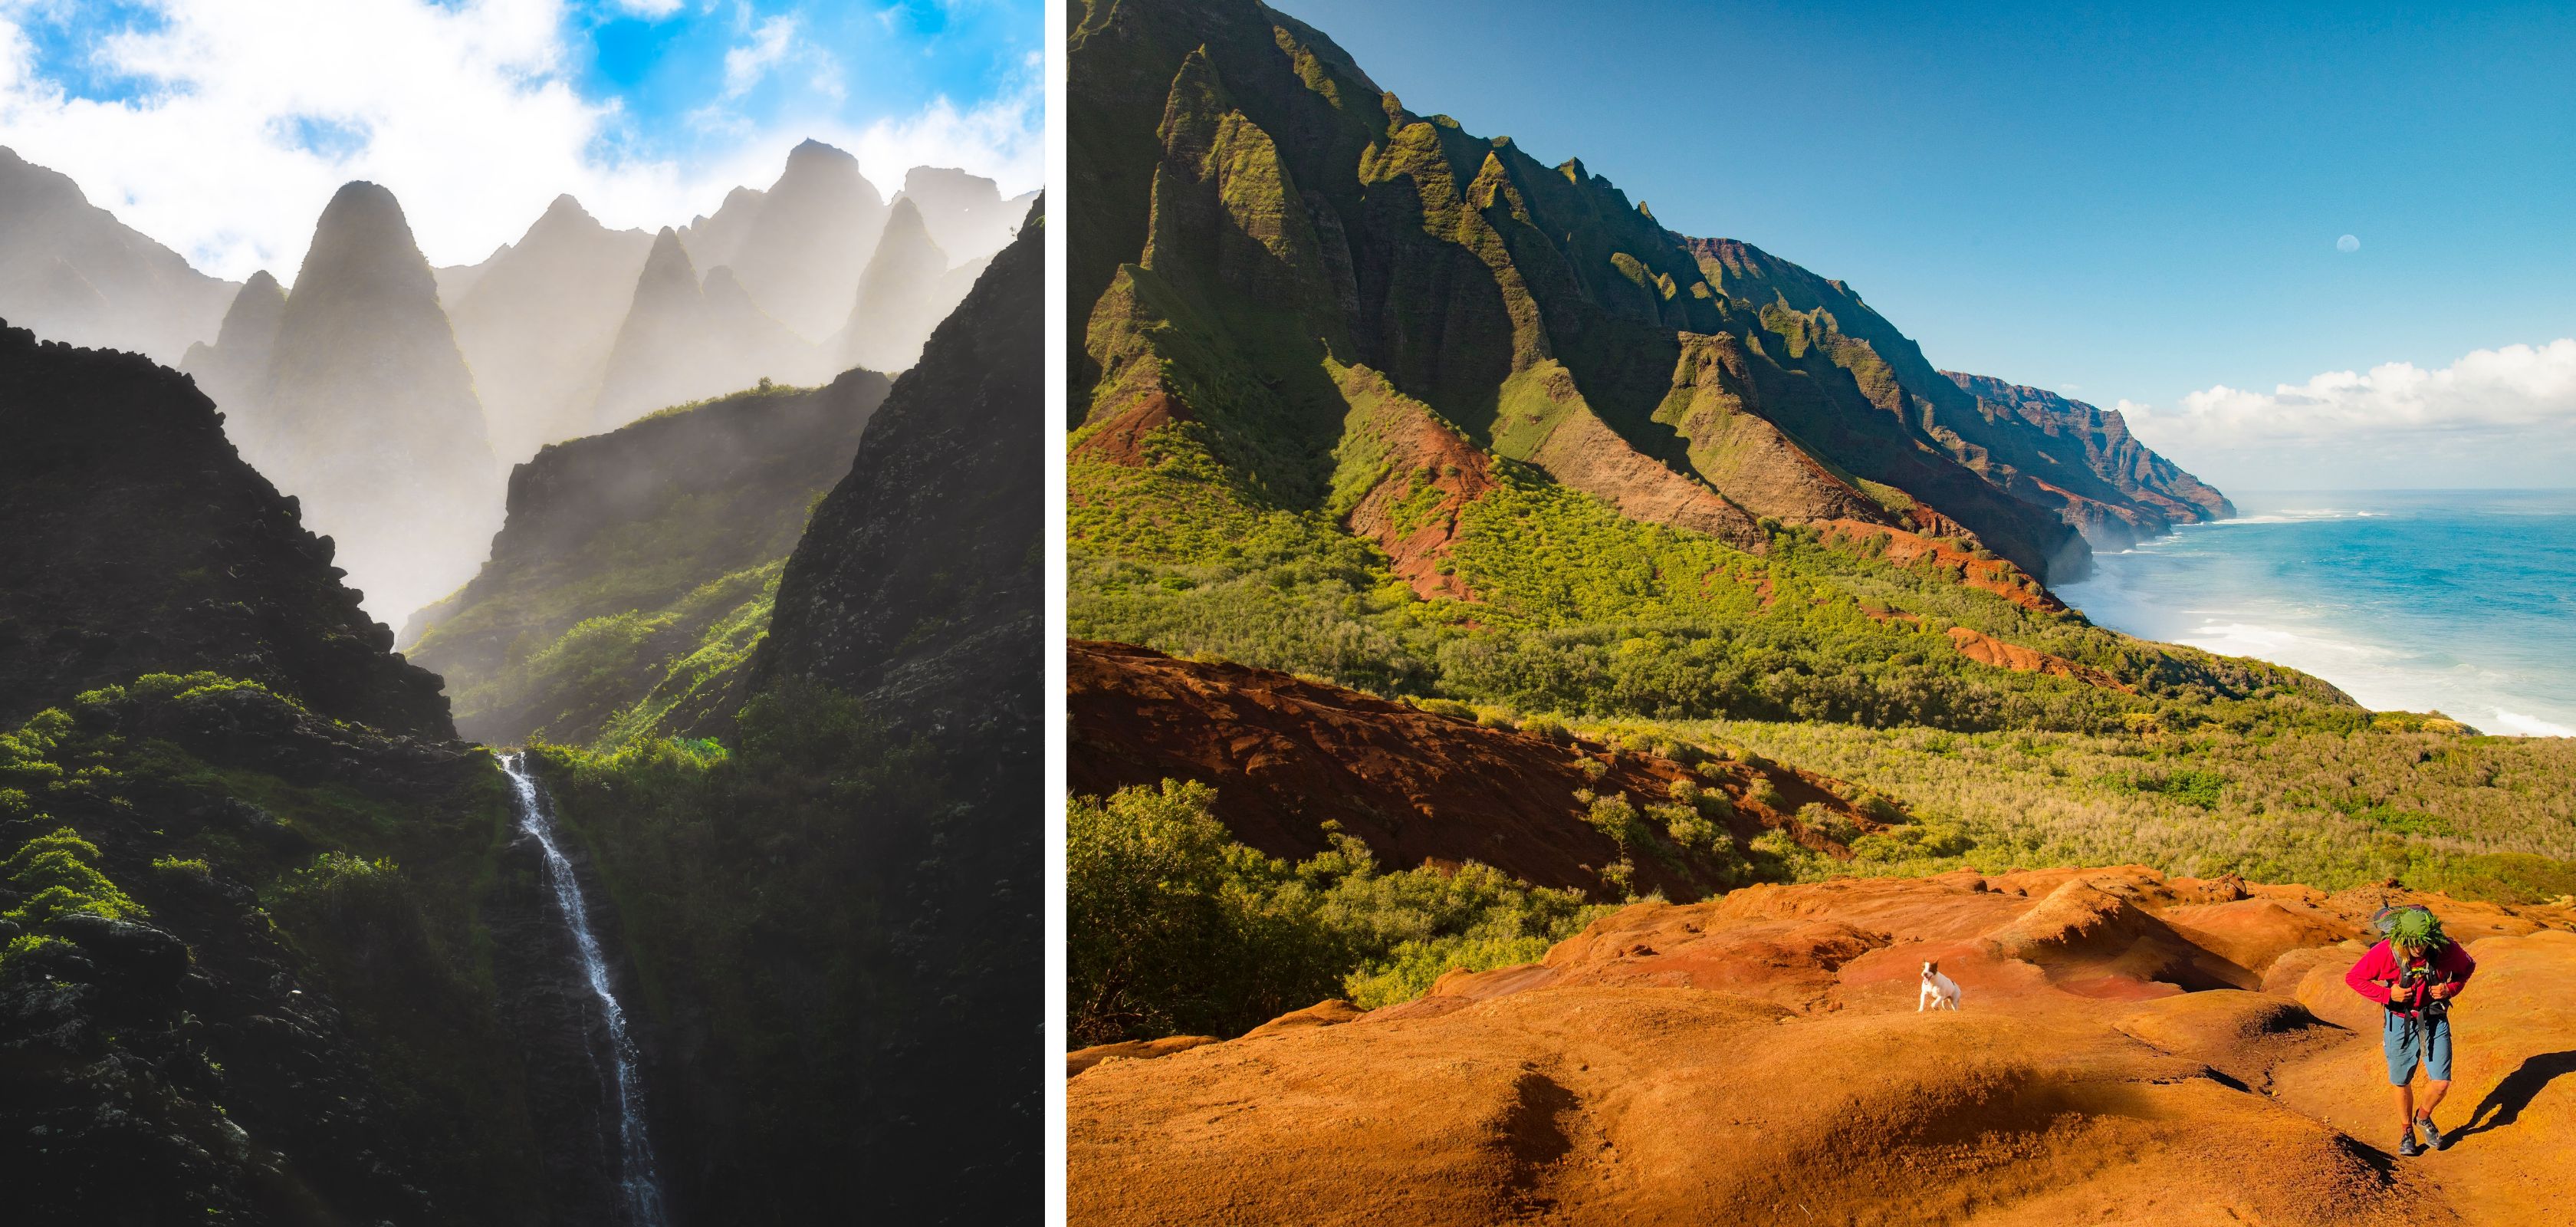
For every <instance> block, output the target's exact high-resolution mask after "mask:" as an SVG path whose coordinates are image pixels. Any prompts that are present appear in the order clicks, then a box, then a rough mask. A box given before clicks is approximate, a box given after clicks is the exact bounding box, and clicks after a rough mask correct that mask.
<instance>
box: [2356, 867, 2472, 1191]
mask: <svg viewBox="0 0 2576 1227" xmlns="http://www.w3.org/2000/svg"><path fill="white" fill-rule="evenodd" d="M2373 920H2374V921H2376V922H2377V924H2378V927H2379V929H2380V931H2381V932H2382V933H2385V934H2387V938H2386V940H2384V941H2382V942H2380V943H2379V944H2378V945H2376V946H2373V947H2371V948H2370V951H2369V953H2367V954H2364V955H2362V956H2361V961H2360V962H2358V963H2355V964H2353V965H2352V970H2350V971H2348V972H2345V973H2344V976H2343V982H2344V983H2345V984H2348V985H2350V986H2352V991H2354V992H2356V993H2359V994H2361V995H2362V996H2364V997H2368V998H2370V999H2371V1000H2373V1001H2376V1002H2378V1003H2379V1004H2380V1005H2381V1006H2382V1007H2383V1008H2384V1009H2385V1011H2386V1017H2384V1018H2383V1019H2382V1020H2381V1028H2380V1033H2379V1046H2380V1048H2381V1049H2382V1050H2383V1051H2385V1052H2386V1053H2387V1054H2388V1081H2389V1083H2390V1085H2392V1086H2394V1087H2395V1088H2396V1089H2397V1118H2398V1120H2400V1121H2402V1122H2404V1126H2405V1132H2403V1133H2401V1134H2399V1135H2398V1141H2397V1153H2398V1154H2400V1155H2403V1156H2406V1157H2408V1158H2413V1157H2414V1156H2416V1155H2419V1154H2422V1153H2424V1152H2423V1149H2422V1148H2421V1147H2418V1146H2417V1145H2416V1144H2415V1126H2417V1125H2419V1124H2420V1125H2422V1126H2423V1127H2424V1140H2425V1141H2426V1142H2427V1143H2429V1144H2430V1145H2431V1146H2432V1148H2433V1149H2435V1150H2440V1149H2441V1148H2442V1147H2443V1145H2444V1140H2443V1137H2442V1131H2441V1130H2440V1129H2439V1128H2436V1127H2435V1126H2434V1124H2433V1107H2434V1105H2436V1104H2439V1103H2441V1102H2442V1095H2443V1093H2444V1092H2446V1091H2449V1090H2450V1089H2451V999H2452V998H2453V997H2457V996H2459V994H2460V986H2461V985H2464V984H2467V983H2468V982H2469V973H2471V972H2474V971H2476V970H2477V969H2478V964H2477V960H2475V959H2472V958H2470V957H2469V952H2468V950H2467V949H2466V948H2464V947H2462V946H2461V945H2460V943H2458V942H2455V941H2452V940H2451V939H2450V938H2448V937H2445V936H2443V934H2442V921H2441V918H2440V917H2437V916H2435V915H2434V914H2433V913H2432V912H2430V911H2427V910H2426V909H2424V908H2422V907H2416V906H2407V907H2400V908H2390V909H2387V910H2385V911H2383V912H2381V913H2380V915H2379V916H2376V917H2373ZM2419 1058H2420V1059H2421V1061H2422V1062H2423V1065H2424V1102H2422V1103H2420V1104H2419V1103H2416V1102H2415V1088H2414V1087H2413V1086H2412V1085H2410V1084H2411V1083H2412V1082H2413V1080H2414V1077H2415V1065H2416V1062H2417V1061H2418V1059H2419Z"/></svg>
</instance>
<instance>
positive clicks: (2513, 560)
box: [2057, 490, 2576, 737]
mask: <svg viewBox="0 0 2576 1227" xmlns="http://www.w3.org/2000/svg"><path fill="white" fill-rule="evenodd" d="M2229 495H2230V497H2231V498H2233V499H2234V500H2235V502H2236V507H2237V513H2238V514H2237V517H2236V518H2235V519H2233V520H2222V521H2219V522H2217V523H2214V524H2195V525H2189V526H2186V527H2184V528H2182V529H2180V530H2178V531H2176V532H2174V533H2172V534H2169V535H2167V536H2163V537H2159V538H2157V539H2155V540H2153V541H2150V542H2147V543H2145V544H2143V545H2140V546H2138V547H2137V548H2136V549H2131V550H2124V551H2121V552H2119V553H2116V554H2114V553H2098V554H2096V555H2095V556H2094V561H2095V565H2096V567H2097V573H2096V574H2095V575H2094V576H2093V577H2092V578H2090V579H2087V580H2084V581H2082V582H2080V583H2073V584H2067V585H2064V586H2062V587H2060V588H2058V589H2057V593H2058V595H2059V596H2060V597H2061V598H2063V599H2064V600H2065V601H2066V603H2068V604H2070V605H2073V606H2075V607H2076V608H2078V609H2081V610H2083V611H2084V613H2085V615H2086V616H2088V617H2090V618H2092V619H2093V621H2095V622H2096V623H2099V624H2101V625H2103V626H2108V627H2111V628H2113V629H2116V630H2120V631H2125V632H2127V633H2129V634H2132V635H2136V636H2139V637H2141V638H2145V639H2159V640H2164V641H2166V642H2169V643H2186V644H2190V645H2192V646H2194V647H2200V648H2206V649H2208V650H2210V651H2213V652H2219V653H2224V654H2226V655H2229V656H2253V657H2258V658H2260V659H2263V660H2268V661H2272V662H2275V663H2277V664H2284V665H2289V666H2291V667H2292V668H2296V669H2301V670H2304V671H2306V672H2309V673H2313V674H2315V675H2317V676H2318V677H2322V678H2324V679H2326V680H2327V681H2329V682H2332V683H2334V684H2335V685H2337V686H2339V687H2342V688H2343V690H2344V692H2345V693H2346V694H2349V695H2351V696H2352V697H2353V698H2355V699H2358V700H2360V701H2361V702H2362V703H2363V704H2364V705H2365V706H2368V707H2371V708H2375V709H2378V710H2382V711H2388V710H2405V711H2439V712H2442V713H2443V714H2445V715H2448V716H2450V717H2451V718H2453V719H2455V720H2462V721H2466V722H2467V723H2469V724H2472V725H2475V726H2476V727H2477V728H2478V729H2480V730H2481V731H2484V732H2488V733H2502V734H2515V735H2525V736H2544V737H2568V736H2576V490H2397V491H2371V492H2356V491H2322V492H2321V491H2287V492H2268V493H2254V494H2239V493H2236V492H2234V491H2230V492H2229Z"/></svg>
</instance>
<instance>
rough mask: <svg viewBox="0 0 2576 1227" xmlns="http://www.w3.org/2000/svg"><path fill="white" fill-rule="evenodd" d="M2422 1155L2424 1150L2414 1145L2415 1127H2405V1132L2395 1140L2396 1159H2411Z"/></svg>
mask: <svg viewBox="0 0 2576 1227" xmlns="http://www.w3.org/2000/svg"><path fill="white" fill-rule="evenodd" d="M2422 1153H2424V1148H2423V1147H2421V1146H2418V1145H2416V1144H2415V1127H2414V1126H2412V1125H2409V1126H2407V1128H2406V1132H2405V1133H2404V1134H2401V1135H2399V1137H2398V1139H2397V1157H2398V1158H2401V1159H2412V1158H2414V1157H2415V1156H2417V1155H2420V1154H2422Z"/></svg>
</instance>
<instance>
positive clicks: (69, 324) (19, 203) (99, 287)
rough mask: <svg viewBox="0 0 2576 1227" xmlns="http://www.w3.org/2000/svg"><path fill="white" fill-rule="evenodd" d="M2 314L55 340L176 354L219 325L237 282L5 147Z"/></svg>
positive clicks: (0, 155)
mask: <svg viewBox="0 0 2576 1227" xmlns="http://www.w3.org/2000/svg"><path fill="white" fill-rule="evenodd" d="M0 217H5V218H8V219H9V224H8V228H7V229H6V230H5V231H0V318H5V319H7V320H9V321H10V322H11V323H14V324H16V325H17V326H19V327H21V328H25V329H28V330H30V331H32V332H34V333H35V334H36V335H37V336H39V337H42V338H44V339H45V340H48V341H66V342H69V343H71V344H73V345H82V346H94V347H98V348H102V349H122V350H127V351H129V352H133V353H140V354H146V355H149V356H150V357H151V358H152V360H153V361H156V362H161V363H165V364H168V363H175V362H177V361H179V360H180V358H181V356H182V355H184V354H185V353H186V352H187V350H188V347H189V346H190V345H192V344H195V343H197V342H201V341H204V340H206V339H207V338H209V337H212V336H213V335H214V334H215V328H216V324H217V322H218V321H220V320H221V319H222V318H223V316H224V308H225V305H226V304H227V303H230V302H232V301H233V292H234V289H235V288H236V287H235V286H234V284H233V283H232V282H229V281H223V280H219V279H217V278H214V277H209V276H207V275H205V274H203V273H200V272H198V271H197V270H195V269H193V268H190V267H189V266H188V262H187V260H186V259H184V258H182V257H181V256H180V255H179V253H177V252H175V251H172V250H170V249H169V248H167V247H164V246H162V245H161V244H159V243H156V242H154V241H152V240H151V239H149V238H146V237H145V236H144V235H142V234H141V233H140V232H137V231H135V230H133V229H131V228H129V227H127V226H126V225H125V224H124V223H122V222H119V221H117V220H116V217H115V215H113V214H111V213H109V212H108V211H107V210H105V209H102V208H99V207H98V206H96V205H93V204H91V203H90V202H89V198H88V197H87V196H85V195H83V194H82V192H81V190H80V185H78V184H76V183H74V182H72V180H71V177H70V176H68V175H64V174H62V173H60V172H57V171H52V170H48V169H46V168H44V167H42V166H37V165H35V164H33V163H30V162H28V161H26V160H25V159H23V158H21V157H19V156H18V155H17V153H16V152H15V151H13V150H10V149H5V148H0Z"/></svg>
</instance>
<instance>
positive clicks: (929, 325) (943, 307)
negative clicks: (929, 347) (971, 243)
mask: <svg viewBox="0 0 2576 1227" xmlns="http://www.w3.org/2000/svg"><path fill="white" fill-rule="evenodd" d="M972 285H973V281H972V280H971V279H970V280H968V281H966V282H963V283H960V282H957V281H955V280H952V279H951V278H949V276H948V256H947V253H945V252H943V251H941V250H940V248H939V244H938V243H937V242H935V241H933V240H932V239H931V237H930V229H929V227H928V226H926V225H924V224H923V222H922V217H921V211H920V210H919V209H918V208H917V207H915V206H914V204H913V202H912V201H911V200H910V199H907V198H902V197H898V198H896V200H895V203H894V211H893V212H892V214H891V215H889V216H888V217H887V218H886V225H885V237H884V238H883V239H882V240H881V241H879V242H878V244H877V249H876V254H875V255H873V256H871V257H869V259H868V267H867V271H866V272H865V273H864V274H862V275H861V276H860V278H859V294H858V299H857V301H856V302H854V303H853V304H852V305H851V307H850V314H849V318H848V319H847V320H846V321H845V322H843V324H842V325H841V328H840V330H839V331H838V332H836V333H834V334H833V339H832V345H833V347H834V348H835V349H836V351H837V352H838V353H839V354H840V355H841V360H842V361H843V362H846V363H848V364H850V365H852V366H864V367H868V368H870V369H872V370H879V371H900V370H903V369H904V368H906V367H909V366H911V365H912V364H913V361H914V360H915V359H917V358H919V357H920V356H921V345H922V342H924V341H926V340H928V339H929V338H930V331H931V329H933V328H936V327H938V326H939V321H940V320H942V319H945V318H947V316H948V313H949V312H950V311H951V310H954V309H955V308H956V306H957V300H958V299H960V298H963V297H965V295H966V291H967V289H968V288H970V287H971V286H972ZM952 289H953V290H954V293H951V292H950V291H951V290H952Z"/></svg>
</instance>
